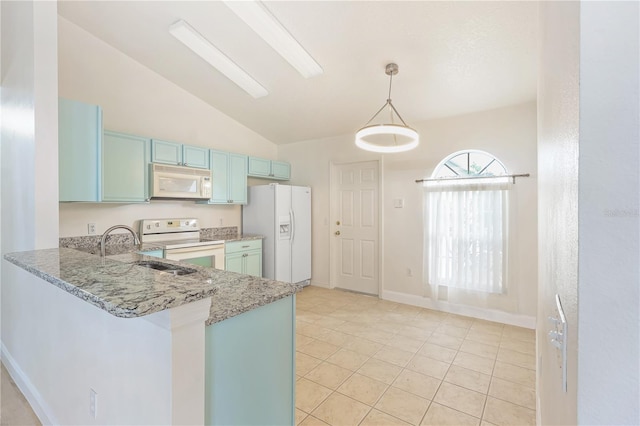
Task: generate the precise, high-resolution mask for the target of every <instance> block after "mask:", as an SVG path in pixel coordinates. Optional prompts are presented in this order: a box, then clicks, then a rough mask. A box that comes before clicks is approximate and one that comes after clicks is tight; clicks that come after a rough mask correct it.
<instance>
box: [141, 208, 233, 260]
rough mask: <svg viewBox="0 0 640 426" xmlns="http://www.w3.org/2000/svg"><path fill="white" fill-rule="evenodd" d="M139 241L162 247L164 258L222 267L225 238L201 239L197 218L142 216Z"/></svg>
mask: <svg viewBox="0 0 640 426" xmlns="http://www.w3.org/2000/svg"><path fill="white" fill-rule="evenodd" d="M140 241H141V242H142V243H154V244H155V245H158V246H162V248H163V249H164V258H165V259H169V260H178V261H183V262H187V263H192V264H194V265H200V266H207V267H210V268H216V269H224V240H210V239H206V238H200V227H199V225H198V219H194V218H186V219H185V218H182V219H143V220H141V221H140Z"/></svg>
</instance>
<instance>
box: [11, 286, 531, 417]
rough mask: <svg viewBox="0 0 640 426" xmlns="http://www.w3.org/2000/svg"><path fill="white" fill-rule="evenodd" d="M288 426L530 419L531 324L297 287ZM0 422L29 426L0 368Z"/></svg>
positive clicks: (25, 407) (26, 410)
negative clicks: (292, 414) (292, 415)
mask: <svg viewBox="0 0 640 426" xmlns="http://www.w3.org/2000/svg"><path fill="white" fill-rule="evenodd" d="M296 326H297V330H296V331H297V333H296V349H297V351H296V378H297V381H296V424H297V425H298V424H299V425H305V426H306V425H325V424H329V425H336V426H338V425H340V426H342V425H358V424H360V425H407V424H413V425H467V424H468V425H482V426H491V425H529V424H532V425H533V424H535V370H534V368H535V367H534V366H535V363H534V362H535V361H534V359H535V357H534V349H535V337H534V333H533V331H532V330H526V329H522V328H518V327H511V326H506V325H503V324H498V323H491V322H487V321H481V320H476V319H473V318H467V317H462V316H458V315H450V314H445V313H441V312H436V311H431V310H428V309H421V308H416V307H413V306H408V305H402V304H399V303H393V302H387V301H382V300H378V299H376V298H373V297H368V296H363V295H359V294H354V293H348V292H343V291H338V290H326V289H322V288H318V287H307V288H305V289H304V290H303V291H302V292H301V293H299V294H298V296H297V313H296ZM1 391H2V392H1V394H0V402H1V405H0V424H2V425H39V424H40V423H39V421H38V419H37V418H36V416H35V414H34V413H33V411H32V410H31V407H30V406H29V404H28V403H27V401H26V400H25V399H24V397H23V396H22V394H21V393H20V390H19V389H18V388H17V387H16V385H15V383H13V381H12V380H11V378H10V377H9V375H8V374H7V372H6V370H5V368H4V366H2V381H1Z"/></svg>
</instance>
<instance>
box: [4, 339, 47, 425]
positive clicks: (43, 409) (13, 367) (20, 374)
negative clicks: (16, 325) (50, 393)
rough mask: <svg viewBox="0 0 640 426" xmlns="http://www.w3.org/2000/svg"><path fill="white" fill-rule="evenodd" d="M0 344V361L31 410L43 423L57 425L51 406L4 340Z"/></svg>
mask: <svg viewBox="0 0 640 426" xmlns="http://www.w3.org/2000/svg"><path fill="white" fill-rule="evenodd" d="M0 345H2V353H1V355H2V363H3V364H4V366H5V367H6V369H7V371H8V372H9V375H10V376H11V378H12V379H13V381H14V382H15V383H16V386H18V389H20V392H22V394H23V395H24V397H25V399H26V400H27V402H29V405H31V408H32V409H33V412H34V413H35V414H36V416H38V419H39V420H40V422H41V423H42V424H43V425H57V424H59V423H58V422H57V421H56V419H55V418H54V416H53V414H52V411H51V408H50V407H49V406H48V404H47V403H46V402H45V401H44V399H43V398H42V395H40V392H38V390H37V389H36V387H35V386H34V385H33V383H31V381H30V380H29V378H28V377H27V375H26V374H25V373H24V371H22V369H21V368H20V366H19V365H18V363H17V362H16V360H15V359H14V358H13V357H12V356H11V354H10V353H9V350H8V349H7V347H6V346H5V345H4V342H0Z"/></svg>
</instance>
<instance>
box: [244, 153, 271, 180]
mask: <svg viewBox="0 0 640 426" xmlns="http://www.w3.org/2000/svg"><path fill="white" fill-rule="evenodd" d="M270 175H271V160H265V159H264V158H257V157H249V176H253V177H266V178H268V177H269V176H270Z"/></svg>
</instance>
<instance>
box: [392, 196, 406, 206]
mask: <svg viewBox="0 0 640 426" xmlns="http://www.w3.org/2000/svg"><path fill="white" fill-rule="evenodd" d="M393 207H394V208H396V209H402V208H404V198H394V199H393Z"/></svg>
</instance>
